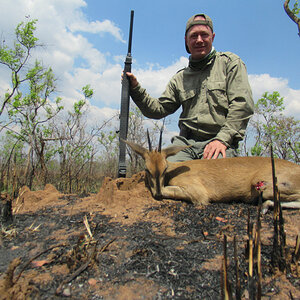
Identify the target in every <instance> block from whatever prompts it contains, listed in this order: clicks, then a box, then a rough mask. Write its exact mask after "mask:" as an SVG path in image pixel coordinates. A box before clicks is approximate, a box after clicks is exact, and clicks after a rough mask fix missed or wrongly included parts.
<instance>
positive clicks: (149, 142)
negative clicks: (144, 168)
mask: <svg viewBox="0 0 300 300" xmlns="http://www.w3.org/2000/svg"><path fill="white" fill-rule="evenodd" d="M147 139H148V147H149V151H150V152H151V151H152V146H151V140H150V136H149V130H148V128H147Z"/></svg>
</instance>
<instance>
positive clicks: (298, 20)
mask: <svg viewBox="0 0 300 300" xmlns="http://www.w3.org/2000/svg"><path fill="white" fill-rule="evenodd" d="M289 3H290V0H285V1H284V5H283V7H284V10H285V12H286V13H287V15H288V16H289V17H290V19H291V20H292V21H293V22H295V23H296V24H297V26H298V35H299V37H300V18H298V17H297V16H296V15H295V14H294V13H293V12H292V11H291V10H290V8H289Z"/></svg>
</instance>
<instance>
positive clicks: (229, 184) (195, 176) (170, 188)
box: [126, 141, 300, 210]
mask: <svg viewBox="0 0 300 300" xmlns="http://www.w3.org/2000/svg"><path fill="white" fill-rule="evenodd" d="M126 143H127V144H128V145H129V146H130V147H131V148H132V149H133V150H134V151H135V152H136V153H138V154H139V155H141V156H142V157H143V158H144V160H145V164H146V173H147V178H148V183H149V188H150V190H151V193H152V195H153V197H154V198H156V199H163V198H165V199H174V200H184V201H188V202H192V203H195V204H208V203H210V202H231V201H241V202H246V203H254V202H255V201H256V199H257V197H258V195H259V191H258V189H259V190H261V191H263V200H267V201H266V202H265V203H264V210H267V208H268V207H269V206H272V205H273V202H272V201H271V200H272V199H273V181H272V166H271V159H270V158H268V157H235V158H223V159H217V160H212V159H211V160H200V159H199V160H190V161H185V162H177V163H171V162H168V161H167V160H166V158H167V157H168V156H171V155H174V154H176V153H177V152H179V151H181V150H183V149H184V148H186V147H185V146H183V147H182V146H179V147H177V146H172V147H168V148H166V149H163V150H162V151H161V152H158V151H156V150H155V151H151V152H150V151H148V150H147V149H145V148H143V147H141V146H139V145H137V144H135V143H131V142H128V141H126ZM275 171H276V177H277V184H278V190H279V193H280V200H281V201H282V203H281V205H282V207H290V208H298V209H300V166H299V165H297V164H295V163H292V162H289V161H286V160H282V159H275ZM259 185H261V186H260V187H259Z"/></svg>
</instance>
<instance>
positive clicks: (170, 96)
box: [130, 80, 180, 119]
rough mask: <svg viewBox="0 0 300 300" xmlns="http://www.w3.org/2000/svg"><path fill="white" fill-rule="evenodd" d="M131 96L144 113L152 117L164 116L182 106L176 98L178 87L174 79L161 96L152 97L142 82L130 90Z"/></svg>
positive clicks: (159, 117)
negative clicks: (142, 85)
mask: <svg viewBox="0 0 300 300" xmlns="http://www.w3.org/2000/svg"><path fill="white" fill-rule="evenodd" d="M130 96H131V98H132V100H133V101H134V102H135V104H136V105H137V106H138V108H139V109H140V110H141V112H142V113H143V115H144V116H146V117H148V118H151V119H161V118H164V117H165V116H167V115H170V114H172V113H174V112H175V111H176V110H177V109H178V108H179V106H180V103H178V100H176V98H177V97H176V88H175V85H174V84H173V83H172V80H171V81H170V82H169V83H168V85H167V87H166V90H165V91H164V92H163V94H162V95H161V97H159V98H152V97H151V96H150V95H149V94H148V93H147V91H146V90H145V89H144V88H142V87H141V85H140V84H138V86H137V87H135V88H134V89H131V90H130Z"/></svg>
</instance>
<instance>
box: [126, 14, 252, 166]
mask: <svg viewBox="0 0 300 300" xmlns="http://www.w3.org/2000/svg"><path fill="white" fill-rule="evenodd" d="M214 38H215V33H214V31H213V23H212V20H211V19H210V17H209V16H207V15H205V14H197V15H194V16H192V17H191V18H190V19H189V20H188V22H187V24H186V31H185V46H186V50H187V52H188V53H190V54H191V55H190V58H189V65H188V67H186V68H185V69H183V70H180V71H179V72H178V73H177V74H175V75H174V76H173V78H172V79H171V80H170V81H169V83H168V85H167V87H166V90H165V91H164V93H163V94H162V95H161V97H159V98H158V99H155V98H152V97H151V96H150V95H148V94H147V92H146V90H145V89H143V88H142V87H141V86H140V84H139V83H138V81H137V79H136V77H135V76H134V74H132V73H127V76H128V77H129V79H130V83H131V92H130V95H131V97H132V99H133V101H134V102H135V103H136V105H137V106H138V107H139V108H140V110H141V111H142V113H143V114H144V115H145V116H146V117H149V118H153V119H160V118H163V117H165V116H167V115H169V114H172V113H174V112H175V111H176V110H177V109H178V108H179V107H180V106H182V113H181V115H180V118H179V123H178V125H179V128H180V135H179V136H175V137H173V138H172V144H173V145H191V147H189V148H187V149H185V150H183V151H180V152H179V153H178V154H176V155H175V156H172V157H169V160H170V161H184V160H189V159H199V158H204V159H210V158H213V159H215V158H218V157H233V156H237V148H238V143H239V141H241V140H242V139H243V137H244V134H245V130H246V127H247V124H248V121H249V119H250V117H251V115H252V114H253V107H254V103H253V99H252V92H251V88H250V86H249V82H248V75H247V71H246V67H245V65H244V63H243V62H242V60H241V59H240V58H239V57H238V56H237V55H235V54H233V53H231V52H216V51H215V49H214V47H213V45H212V44H213V41H214Z"/></svg>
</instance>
